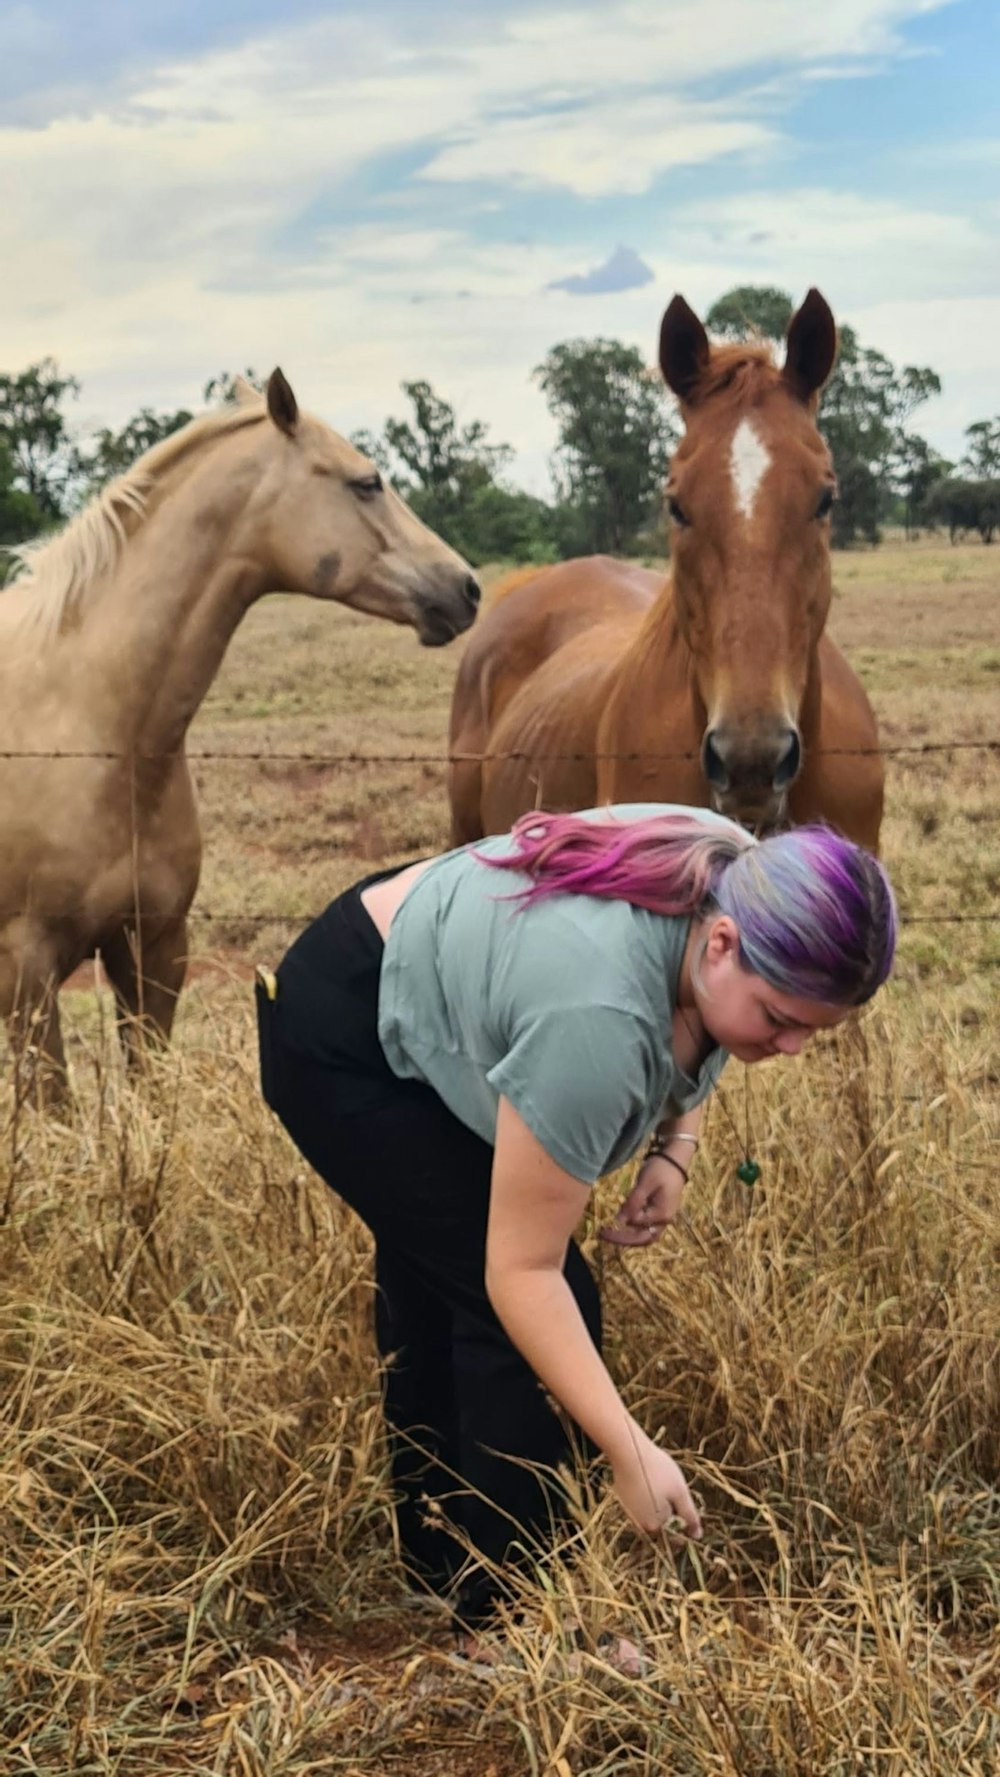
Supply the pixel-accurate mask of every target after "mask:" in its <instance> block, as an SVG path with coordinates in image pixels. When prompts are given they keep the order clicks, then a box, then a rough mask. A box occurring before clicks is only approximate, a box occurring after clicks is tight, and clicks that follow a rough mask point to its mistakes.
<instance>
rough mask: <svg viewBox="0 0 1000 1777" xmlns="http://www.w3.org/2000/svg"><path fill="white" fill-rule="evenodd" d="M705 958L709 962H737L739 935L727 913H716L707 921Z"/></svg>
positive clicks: (734, 922) (734, 923)
mask: <svg viewBox="0 0 1000 1777" xmlns="http://www.w3.org/2000/svg"><path fill="white" fill-rule="evenodd" d="M704 954H705V958H706V960H707V961H709V962H713V963H721V962H727V961H729V960H733V961H735V960H738V958H739V954H740V934H739V930H738V928H737V925H736V921H735V920H734V919H730V917H729V914H728V913H717V914H716V915H715V918H714V919H712V920H710V921H709V925H708V930H707V932H706V934H705V952H704Z"/></svg>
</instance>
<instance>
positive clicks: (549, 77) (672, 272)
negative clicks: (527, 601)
mask: <svg viewBox="0 0 1000 1777" xmlns="http://www.w3.org/2000/svg"><path fill="white" fill-rule="evenodd" d="M998 52H1000V9H998V8H997V6H996V4H995V0H835V3H822V4H821V3H818V0H813V3H809V0H379V4H378V5H362V4H360V3H358V0H353V3H352V4H350V5H347V4H344V3H343V0H282V3H281V5H280V6H279V5H278V4H277V0H168V3H166V4H145V3H141V0H88V4H87V5H82V4H81V3H80V0H19V3H14V4H9V3H7V0H0V189H2V191H3V199H2V201H0V263H2V264H3V267H4V273H3V278H2V282H0V309H2V317H3V327H2V332H0V367H2V368H6V369H9V370H15V369H20V368H22V367H23V366H24V365H26V364H27V363H29V362H31V361H32V360H34V359H36V358H38V357H40V356H41V355H42V354H44V353H51V354H53V355H54V356H56V357H57V358H58V359H59V361H60V363H61V364H62V365H63V366H64V367H65V368H67V369H69V370H72V371H73V372H75V373H76V374H77V375H78V376H79V377H80V378H81V379H82V381H83V383H84V391H83V397H82V399H81V402H80V403H79V406H78V410H77V415H76V417H77V420H78V422H79V423H80V424H81V425H82V426H84V427H86V426H89V425H90V424H94V423H104V422H108V423H115V422H120V421H123V420H124V419H126V418H127V417H128V416H129V414H130V413H132V412H134V411H135V409H136V408H137V407H138V406H139V405H142V404H149V405H152V406H154V407H167V406H177V405H181V404H184V405H195V404H196V403H197V401H198V391H199V390H200V388H201V386H202V384H203V383H204V382H205V380H206V379H207V378H208V377H209V376H210V375H212V374H213V373H215V372H217V371H219V370H222V369H224V368H233V369H235V368H241V367H243V366H245V365H251V366H254V367H255V368H257V369H258V370H260V371H266V370H269V369H270V368H271V366H272V365H273V364H275V363H279V362H280V363H281V365H282V366H283V368H284V370H285V372H286V374H287V375H288V376H289V378H290V379H291V381H292V382H293V384H294V386H295V388H296V391H297V393H298V395H299V398H300V400H301V401H302V402H303V403H304V405H306V406H307V407H310V408H312V409H314V410H315V411H318V412H320V413H322V414H323V415H324V417H325V418H327V419H328V420H330V421H331V423H332V424H334V425H335V426H337V427H338V428H339V429H340V430H341V431H345V432H346V431H351V430H353V429H354V428H355V427H358V426H361V425H367V426H379V425H380V424H381V422H382V421H383V419H384V418H385V416H386V415H387V414H388V413H393V412H396V413H398V412H400V411H402V407H403V404H402V402H401V399H400V396H399V384H400V382H401V380H403V379H404V378H414V377H426V378H428V379H429V380H430V381H431V383H432V384H433V385H434V387H435V389H436V390H437V391H438V393H439V394H441V395H443V396H444V397H445V398H446V399H448V400H450V401H451V402H452V403H453V404H454V405H455V406H456V408H457V409H458V411H459V414H460V415H461V417H462V418H463V419H467V420H470V419H475V418H479V419H483V420H485V421H487V423H488V424H489V425H490V427H491V432H492V435H493V437H494V438H495V439H496V440H497V441H501V440H502V441H506V442H509V443H511V444H513V445H514V446H515V448H516V450H517V453H518V456H517V473H518V476H519V479H520V480H521V481H522V482H523V483H524V484H526V485H528V486H532V487H535V488H536V489H538V490H539V491H543V490H544V487H545V465H546V461H547V457H548V452H549V450H550V448H551V444H552V431H551V426H550V422H549V418H548V414H547V411H546V408H545V405H544V401H543V398H542V396H541V393H540V391H539V390H538V388H537V386H536V385H535V384H534V383H533V382H532V380H531V371H532V369H533V367H534V366H535V365H537V364H538V363H539V361H540V360H541V358H542V357H543V356H544V354H545V352H546V350H547V349H548V347H549V346H550V345H552V344H554V343H555V342H556V341H558V340H563V339H567V338H577V337H588V336H590V337H593V336H595V335H598V334H602V335H605V336H609V335H610V336H614V337H618V338H622V339H627V340H629V341H631V342H633V343H635V344H636V345H638V346H640V347H641V348H642V349H643V350H644V351H645V352H647V353H648V354H649V356H650V360H651V361H652V358H653V354H654V343H655V339H656V335H657V330H658V326H659V318H660V315H661V313H662V310H663V308H664V306H665V304H666V302H667V301H668V300H669V298H670V296H671V294H672V293H673V291H675V290H681V291H683V293H684V295H685V296H686V297H687V298H688V300H689V301H690V302H691V303H693V304H694V305H695V307H698V308H700V309H702V310H704V309H705V308H707V306H708V305H709V304H710V303H711V302H712V301H713V300H714V299H715V297H717V296H718V295H720V294H721V293H722V292H723V291H724V290H726V289H728V288H730V287H731V286H732V285H733V284H736V283H776V284H779V285H781V286H783V287H784V288H786V289H788V290H789V291H790V292H791V293H792V294H793V295H794V296H795V297H796V298H798V297H801V295H802V294H803V293H804V292H805V290H806V288H807V287H808V285H809V284H818V285H819V287H820V288H821V289H822V290H823V292H824V294H825V295H826V296H827V297H828V299H829V300H830V302H831V303H832V305H833V307H834V310H835V312H836V314H837V315H838V317H839V318H840V319H843V320H847V321H850V322H851V323H852V324H853V325H854V326H855V327H857V329H858V330H859V332H860V333H861V336H862V339H863V341H864V343H866V344H870V345H875V346H878V347H879V348H880V349H882V350H883V351H885V352H887V353H888V354H889V355H890V356H891V357H893V358H895V359H897V360H900V361H906V362H913V363H926V364H930V365H932V366H933V367H934V368H935V369H936V370H937V371H938V372H939V373H940V375H941V376H942V378H943V381H944V393H943V395H942V397H941V399H940V400H937V401H935V402H934V404H933V407H928V408H927V409H925V410H924V412H923V415H922V429H923V430H924V431H925V432H926V433H927V434H928V436H930V437H931V438H932V439H933V441H934V442H935V443H936V444H937V445H938V446H939V448H941V449H942V450H944V451H946V452H948V453H949V454H951V455H957V454H959V452H960V449H961V435H962V429H963V427H964V426H965V425H967V424H968V423H969V422H970V421H972V420H974V419H978V418H982V417H984V416H987V415H992V414H994V413H996V412H997V411H998V410H1000V245H998V240H1000V229H998V223H1000V125H998V123H997V110H996V70H997V67H998V65H1000V55H998Z"/></svg>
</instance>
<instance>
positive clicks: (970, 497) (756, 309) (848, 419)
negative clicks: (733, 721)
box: [0, 285, 1000, 563]
mask: <svg viewBox="0 0 1000 1777" xmlns="http://www.w3.org/2000/svg"><path fill="white" fill-rule="evenodd" d="M792 309H793V304H792V300H791V297H790V296H789V295H788V294H787V293H786V292H785V291H783V290H777V289H773V288H770V287H766V286H759V285H747V286H742V287H740V288H737V289H734V290H730V291H728V292H727V293H726V294H725V295H724V296H722V297H720V298H719V300H718V301H717V302H716V303H715V304H714V305H713V306H712V308H711V309H710V310H709V313H708V315H707V317H706V322H707V325H708V328H709V331H710V332H711V333H713V334H714V335H716V337H719V338H723V339H728V340H740V339H747V338H758V339H759V338H763V339H766V340H774V341H780V340H781V339H783V337H784V334H785V330H786V328H787V325H788V322H789V320H790V318H791V315H792ZM246 374H247V376H248V377H249V378H250V380H251V381H252V380H254V376H253V372H252V371H248V372H247V373H246ZM532 374H533V377H534V379H535V380H536V382H537V383H538V385H539V387H540V388H541V390H542V392H543V394H544V395H545V399H546V401H547V403H548V406H549V409H550V411H551V413H552V415H553V418H554V420H555V424H556V432H557V440H558V442H557V446H556V451H555V455H554V459H553V462H552V480H553V487H554V496H553V498H552V499H551V500H542V499H539V498H537V497H536V496H535V495H533V494H529V493H526V492H525V491H524V490H523V489H520V488H518V487H517V486H515V485H514V483H513V482H512V480H511V473H510V472H511V464H512V461H513V457H514V452H513V450H512V449H511V447H510V446H509V445H507V444H503V443H497V442H495V441H494V440H492V439H491V438H490V435H489V428H488V426H487V425H486V424H485V423H484V422H483V421H481V420H473V421H471V422H467V423H462V422H461V421H460V419H459V417H458V415H457V414H456V412H455V409H454V407H452V406H451V404H450V403H449V402H448V401H446V400H445V399H444V398H443V397H442V396H441V395H439V394H437V393H436V392H435V390H434V389H432V388H431V386H430V384H429V383H428V382H426V381H414V382H405V383H403V385H402V394H403V396H404V398H405V400H406V402H407V404H408V412H407V413H406V414H405V416H403V417H389V418H387V419H386V420H385V422H384V424H383V427H382V429H381V431H380V432H378V433H357V434H355V437H354V442H355V443H356V444H357V445H358V447H359V448H360V449H362V450H363V451H364V452H365V453H366V454H367V455H369V456H370V457H371V458H372V459H373V460H374V461H375V462H376V463H377V464H378V465H379V467H380V468H382V469H383V470H384V471H385V472H386V473H387V474H388V475H389V476H390V477H391V479H392V480H393V482H394V484H395V485H396V486H397V487H398V488H399V490H400V492H401V493H403V494H404V495H405V497H406V498H407V499H408V500H409V501H410V503H411V504H412V505H413V507H414V509H415V510H416V511H417V512H418V513H419V515H420V516H421V517H422V518H423V519H425V520H426V522H427V523H428V524H430V525H432V526H433V528H434V529H435V530H437V531H439V532H440V533H441V535H442V536H444V537H446V538H447V539H448V541H449V542H451V543H452V544H454V546H455V547H456V548H458V549H460V550H461V551H462V553H463V554H464V555H466V556H467V557H468V558H469V560H470V561H472V562H476V563H478V562H483V561H490V560H501V559H507V560H518V561H529V562H538V563H543V562H548V561H556V560H561V559H564V558H565V557H567V556H572V555H578V554H590V553H595V552H606V553H608V554H611V555H627V554H640V555H641V554H657V553H662V550H663V548H664V547H665V526H664V525H663V522H662V514H661V502H662V492H663V486H664V482H665V480H666V474H667V465H668V462H669V459H670V455H671V452H672V451H673V448H674V445H675V444H676V441H677V437H678V433H679V426H678V420H677V417H676V409H675V406H674V403H673V400H672V398H671V397H670V396H669V395H668V394H667V391H666V390H665V389H664V388H663V387H662V385H661V384H660V382H659V379H658V377H657V376H656V375H654V374H652V373H651V372H650V370H649V367H648V365H647V364H646V362H645V360H644V359H643V356H642V354H641V353H640V352H639V351H637V350H636V349H635V348H634V347H632V346H627V345H624V344H623V343H622V342H621V341H619V340H613V339H577V340H568V341H565V342H564V343H562V344H560V345H556V346H553V347H552V349H551V351H549V353H548V354H547V356H546V357H545V358H544V359H543V361H542V363H541V364H539V365H537V366H536V368H535V370H534V371H533V373H532ZM234 383H235V378H234V377H233V375H232V374H231V373H228V372H226V373H223V374H222V375H220V376H217V377H213V378H212V380H211V381H210V382H208V383H206V385H205V387H204V389H203V391H202V393H203V398H204V400H205V401H206V402H209V403H210V402H212V401H216V400H222V401H227V400H233V399H234V398H235V396H234ZM940 389H941V381H940V378H939V377H938V375H937V373H936V372H935V371H934V370H932V369H930V368H929V367H927V366H918V365H912V364H907V365H902V366H899V365H896V364H894V363H892V361H891V360H890V359H889V358H887V357H886V356H885V354H884V353H882V352H880V351H877V350H875V349H874V348H873V347H870V346H865V345H863V344H862V343H861V341H860V339H859V338H858V336H857V334H856V332H855V331H854V329H853V328H851V327H846V326H845V327H843V328H842V329H841V333H840V352H839V357H838V361H837V366H836V369H835V370H834V373H833V375H832V377H831V378H830V381H829V383H828V384H827V386H826V389H825V391H824V395H823V402H822V407H821V410H820V417H819V424H820V429H821V431H822V432H823V434H824V436H825V438H826V440H827V443H828V444H829V446H830V449H831V452H832V454H833V459H834V465H835V468H836V472H837V479H838V484H839V497H838V501H837V504H836V506H835V507H834V512H833V541H834V544H835V545H837V546H841V547H843V546H848V545H850V544H852V543H857V542H867V543H877V542H878V540H879V538H880V535H881V531H882V527H883V525H885V524H887V523H895V524H902V525H904V526H905V528H906V530H907V532H908V533H912V532H914V531H916V530H918V529H920V528H923V527H927V526H936V525H939V524H940V525H943V526H945V527H946V528H947V529H948V532H949V535H950V536H951V538H952V540H953V541H954V540H955V539H956V538H957V537H959V536H962V535H963V534H965V533H966V532H968V531H976V532H978V533H979V535H980V536H981V537H982V538H983V540H984V542H990V541H992V538H993V535H994V532H995V531H996V530H997V529H998V528H1000V416H997V417H996V418H994V419H991V420H978V421H976V422H975V424H973V425H971V426H969V427H967V429H966V451H965V455H964V457H963V459H962V461H961V463H960V464H953V463H949V462H947V461H946V460H945V459H944V458H942V457H941V456H939V455H938V454H937V452H935V451H934V450H933V448H932V447H931V446H930V445H929V444H928V442H927V440H926V439H924V438H923V437H922V436H921V435H920V434H919V433H918V432H917V431H915V430H914V429H913V425H912V419H913V416H914V414H915V413H916V412H917V410H918V409H919V408H920V407H921V406H922V405H923V403H924V402H925V401H927V400H928V398H929V397H930V396H931V395H934V394H938V393H939V392H940ZM79 393H80V384H79V382H78V381H77V379H76V378H75V377H74V376H71V375H64V374H63V373H62V372H61V371H60V369H59V366H58V364H57V363H56V362H55V361H54V360H53V359H52V358H44V359H42V360H41V361H40V362H39V363H37V364H32V365H30V366H29V367H28V369H27V370H24V371H21V372H19V373H17V374H14V375H0V551H2V550H3V549H4V547H5V546H7V547H10V546H12V545H15V544H17V543H19V542H22V541H25V540H27V539H30V538H32V537H34V536H36V535H38V534H40V533H44V531H45V530H47V529H49V528H51V527H52V526H53V525H56V524H58V523H60V522H62V521H63V520H64V519H66V518H67V517H69V516H71V515H72V513H73V512H74V511H75V510H76V509H77V508H78V507H79V506H80V505H81V504H82V503H83V502H84V501H85V500H87V499H89V498H90V497H91V496H92V495H93V494H95V493H97V492H98V491H99V490H100V489H101V488H102V487H104V486H106V485H107V483H108V482H109V481H110V480H112V479H113V477H114V476H116V475H120V474H121V473H122V472H123V471H124V470H126V469H127V468H128V467H129V466H130V465H131V464H132V463H133V462H134V461H135V460H136V458H137V457H139V456H141V455H142V453H143V452H144V451H146V450H148V449H149V448H150V447H151V446H152V445H154V444H156V443H157V442H158V441H159V440H160V439H162V438H165V437H167V436H169V434H170V433H171V432H174V431H176V430H177V428H178V427H180V426H183V425H186V424H187V422H188V421H189V420H190V419H191V418H192V415H191V413H189V412H188V411H187V410H186V409H183V408H181V409H177V410H176V411H175V412H172V413H171V412H166V413H157V412H155V411H153V410H152V409H151V408H149V407H143V408H140V410H139V412H138V413H136V414H135V415H134V416H133V417H132V418H131V419H130V420H129V421H128V423H127V424H126V425H125V426H123V427H122V428H121V429H120V430H119V431H115V430H113V429H111V428H108V427H104V428H101V429H100V430H98V431H97V432H96V433H94V434H93V435H92V436H90V437H87V438H82V439H81V438H80V437H78V436H77V435H76V434H75V433H74V430H73V426H72V421H71V416H70V408H71V404H72V403H73V401H75V400H76V399H77V398H78V396H79Z"/></svg>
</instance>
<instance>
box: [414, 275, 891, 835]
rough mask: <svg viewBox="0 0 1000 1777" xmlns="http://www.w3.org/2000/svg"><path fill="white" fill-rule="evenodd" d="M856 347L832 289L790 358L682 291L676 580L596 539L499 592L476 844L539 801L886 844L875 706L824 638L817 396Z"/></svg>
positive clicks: (479, 654)
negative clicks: (653, 805)
mask: <svg viewBox="0 0 1000 1777" xmlns="http://www.w3.org/2000/svg"><path fill="white" fill-rule="evenodd" d="M836 351H837V332H836V327H835V325H834V320H833V316H832V314H831V313H830V309H829V306H828V304H827V303H826V302H825V301H824V299H823V297H822V296H821V295H820V294H819V292H818V291H817V290H810V292H809V294H808V295H807V297H806V299H805V301H804V302H803V304H802V307H801V308H800V309H799V310H798V312H797V313H796V314H795V315H794V316H793V317H792V321H791V323H790V326H789V329H788V338H787V341H786V350H785V358H784V362H783V363H782V364H779V363H777V362H776V358H775V354H774V353H773V352H772V351H771V349H770V347H768V346H764V345H725V346H713V345H712V344H711V342H710V341H709V338H708V335H707V334H706V332H705V329H704V327H703V326H702V323H701V322H700V321H699V319H698V317H697V315H696V314H694V313H693V311H692V310H691V309H690V308H689V307H688V304H687V303H686V302H685V301H684V299H683V297H681V296H675V297H674V299H673V301H672V302H671V304H670V306H669V308H668V309H667V311H666V313H665V315H664V317H663V322H662V326H661V331H660V368H661V370H662V372H663V376H664V380H665V382H666V383H667V385H668V387H669V388H670V389H672V391H673V392H674V394H675V395H676V396H677V398H678V401H679V403H680V409H681V415H682V417H683V420H684V428H685V429H684V435H683V437H682V438H681V440H680V443H679V444H678V446H677V449H676V451H675V453H674V457H673V461H672V463H671V465H670V479H669V481H668V483H667V489H666V492H667V503H668V507H669V510H670V513H671V519H672V534H671V545H670V575H669V578H664V576H663V575H662V574H656V573H653V572H651V571H650V570H648V569H646V568H640V567H639V566H637V565H636V564H635V563H632V562H621V561H613V560H611V559H610V558H609V557H607V556H591V557H589V558H588V559H585V560H582V561H570V562H562V563H560V564H559V565H558V566H556V567H552V568H543V569H541V570H535V571H531V572H529V573H527V574H521V575H519V576H517V577H515V579H514V580H512V581H511V582H509V583H508V585H507V586H506V587H504V588H501V589H500V591H499V592H498V593H497V594H496V595H495V596H494V599H493V603H492V608H491V609H490V610H489V611H488V612H487V613H486V615H485V617H484V618H483V619H482V620H481V622H480V623H479V625H478V626H477V629H476V632H475V634H474V635H473V636H472V638H471V641H470V643H469V646H468V647H467V648H466V650H465V653H464V655H463V658H462V662H461V665H460V667H459V671H458V680H457V683H456V687H455V697H454V701H453V704H452V717H451V747H450V750H451V754H452V764H451V768H450V773H449V789H450V794H451V806H452V833H453V837H454V839H455V842H456V843H462V842H464V841H467V840H472V839H476V838H478V837H479V836H481V835H482V834H483V833H496V832H502V831H503V829H504V828H505V827H506V826H508V825H509V824H510V822H511V820H512V819H513V818H514V817H515V816H516V815H518V814H521V813H524V812H526V811H528V810H530V809H533V808H548V809H571V808H586V807H587V806H588V805H590V804H593V803H600V802H630V801H644V800H650V801H666V802H687V803H695V804H699V805H702V806H708V805H710V804H712V805H714V806H715V807H716V808H718V809H719V810H720V811H721V812H722V813H724V814H728V815H731V816H733V817H734V818H735V819H736V820H741V821H745V822H747V823H748V824H750V825H753V826H755V827H761V828H767V827H771V826H775V825H778V824H781V823H782V822H784V821H788V820H792V821H806V820H812V819H816V818H819V817H822V818H825V819H826V820H828V821H830V822H831V823H833V824H834V825H836V826H838V827H840V828H842V829H843V831H844V832H845V833H847V834H849V835H850V836H851V837H852V838H853V839H856V840H859V841H861V842H862V843H863V844H867V845H872V846H875V845H877V844H878V835H879V823H880V820H881V814H882V767H881V761H880V760H879V758H878V757H877V746H878V734H877V729H876V726H875V719H874V716H873V714H872V710H871V706H870V705H869V703H868V699H867V697H866V696H865V693H864V690H863V688H862V686H861V685H860V684H859V682H858V680H857V678H856V677H855V675H854V673H853V672H852V671H851V669H850V667H849V666H848V664H847V662H846V660H845V659H844V657H843V655H842V654H841V653H840V651H839V650H838V649H837V647H836V646H835V644H834V643H833V642H832V641H831V639H830V637H829V636H828V635H826V634H825V633H824V626H825V623H826V618H827V612H828V610H829V607H830V600H831V596H832V582H831V572H830V524H829V514H830V507H831V504H832V501H833V498H834V494H835V490H836V483H835V480H834V473H833V464H832V462H831V460H830V452H829V450H828V448H827V445H826V443H825V441H824V439H823V437H822V435H821V433H820V431H819V429H818V427H817V425H816V410H817V405H818V402H819V395H820V390H821V389H822V387H823V384H824V383H825V381H826V379H827V377H828V376H829V374H830V371H831V370H832V368H833V364H834V360H835V357H836Z"/></svg>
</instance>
